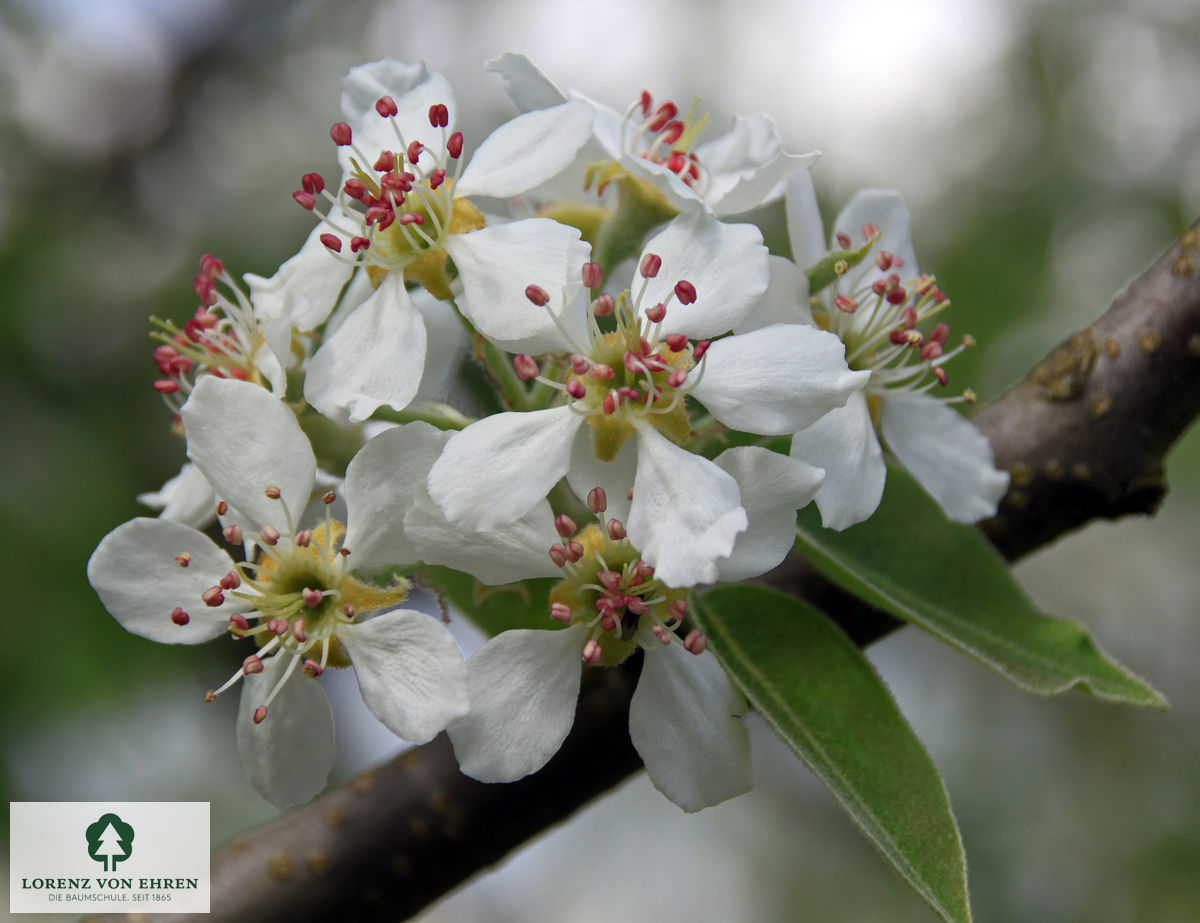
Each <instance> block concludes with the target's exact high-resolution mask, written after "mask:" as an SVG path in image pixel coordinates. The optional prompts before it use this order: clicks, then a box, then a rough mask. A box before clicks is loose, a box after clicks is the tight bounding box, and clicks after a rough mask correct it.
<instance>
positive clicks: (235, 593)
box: [171, 487, 408, 723]
mask: <svg viewBox="0 0 1200 923" xmlns="http://www.w3.org/2000/svg"><path fill="white" fill-rule="evenodd" d="M266 494H267V496H268V497H271V498H272V499H275V500H280V506H281V509H282V515H283V522H284V524H285V525H286V531H284V532H281V531H280V530H279V529H277V528H275V527H274V526H272V525H264V526H263V528H262V531H261V532H260V533H259V536H258V538H257V539H255V542H254V552H252V554H251V556H249V557H248V558H247V560H245V561H242V562H240V563H238V564H236V565H235V567H234V569H233V570H231V571H230V572H229V573H228V574H226V575H225V576H223V577H221V579H220V581H219V582H218V583H216V584H214V585H213V586H211V587H209V588H208V589H207V590H205V591H204V593H202V594H201V600H202V601H203V603H204V604H205V605H207V606H212V607H216V606H220V605H222V604H224V603H225V601H226V598H227V596H228V597H230V598H233V599H236V600H238V601H239V603H240V605H239V606H238V611H236V612H235V613H234V614H233V615H231V616H230V617H229V631H230V634H232V635H233V637H234V638H251V639H253V640H254V642H255V643H256V644H257V645H258V650H257V651H256V652H255V653H253V654H250V655H249V656H247V657H246V659H245V660H244V661H243V662H242V666H241V668H240V669H239V670H238V671H237V672H236V673H234V674H233V676H231V677H230V678H229V679H228V680H227V681H226V682H225V684H224V685H222V686H221V687H220V688H219V689H216V690H210V691H209V692H208V693H207V695H206V699H207V700H208V701H210V702H211V701H213V700H214V699H216V698H217V696H219V695H221V693H223V692H225V691H226V690H228V689H229V688H230V687H232V686H233V685H234V684H236V683H237V681H238V680H240V679H241V678H242V677H243V676H248V675H250V674H253V673H261V672H262V670H263V660H264V659H265V658H267V657H274V656H279V655H288V656H289V657H290V658H291V660H290V662H289V663H288V665H287V667H286V668H285V670H284V673H283V675H282V676H281V677H280V679H279V681H278V682H277V683H276V685H275V687H274V688H273V689H272V690H271V692H270V693H269V694H268V695H267V696H266V697H265V700H264V701H263V703H262V705H260V706H258V708H257V709H256V710H255V712H254V721H255V723H259V722H261V721H262V720H263V719H264V718H265V717H266V715H267V707H268V706H269V705H270V703H271V701H272V700H273V699H274V698H275V696H276V695H277V694H278V692H279V690H280V689H281V688H282V687H283V684H284V683H285V682H286V681H287V679H288V678H289V677H290V676H291V675H292V673H293V672H295V670H296V667H297V666H298V665H302V670H303V672H304V673H305V674H306V675H307V676H310V677H316V676H320V675H321V674H322V673H323V672H324V671H325V668H326V667H329V666H332V667H345V666H349V665H350V659H349V657H348V655H347V654H346V651H345V648H344V647H343V646H342V644H341V643H340V642H339V641H338V638H337V631H338V629H339V628H340V627H341V626H343V625H347V624H350V623H352V622H354V621H355V619H356V618H357V617H358V615H359V614H360V613H364V612H372V611H375V610H378V609H388V608H391V607H393V606H395V605H398V604H399V603H400V602H402V601H403V600H404V597H405V596H406V595H407V593H408V582H407V581H405V580H403V579H399V578H398V579H397V580H396V582H395V583H394V584H393V585H392V586H390V587H378V586H373V585H371V584H367V583H362V582H360V581H358V580H356V579H355V578H354V577H352V576H350V575H349V574H348V573H347V572H346V570H347V568H346V560H347V558H348V557H349V555H350V550H349V549H348V548H346V547H345V546H344V545H342V539H343V538H344V537H345V534H346V527H345V526H344V525H343V524H342V523H340V522H338V521H336V520H334V519H333V517H332V515H331V514H330V510H329V505H330V504H331V503H333V501H334V500H335V499H336V498H335V496H334V494H333V492H332V491H330V492H329V493H327V494H325V496H324V498H323V499H324V501H325V521H324V523H322V524H321V525H320V526H318V527H317V528H315V529H304V530H301V531H298V532H297V531H296V530H295V529H294V528H293V526H292V523H291V515H290V514H289V513H288V510H287V507H286V506H285V505H283V503H282V500H281V496H280V491H279V488H277V487H268V488H267V489H266ZM228 509H229V507H228V504H225V503H224V502H222V503H221V504H219V505H218V507H217V512H218V514H219V515H222V516H223V515H225V513H227V512H228ZM223 534H224V536H225V539H226V541H228V542H229V543H230V544H231V545H234V546H236V547H239V548H240V547H241V546H242V543H243V538H244V535H243V532H242V527H241V526H239V525H229V526H226V527H225V529H224V533H223ZM176 562H177V563H179V564H180V566H182V567H186V566H188V564H189V563H190V557H189V556H188V555H187V554H186V552H185V553H184V554H181V555H179V556H178V557H177V558H176ZM171 617H172V620H173V621H175V623H176V624H179V625H185V624H187V621H188V614H187V613H186V612H184V611H183V610H182V609H176V610H175V611H174V612H173V613H172V615H171Z"/></svg>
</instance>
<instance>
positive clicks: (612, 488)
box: [567, 426, 638, 522]
mask: <svg viewBox="0 0 1200 923" xmlns="http://www.w3.org/2000/svg"><path fill="white" fill-rule="evenodd" d="M637 459H638V442H637V440H636V439H626V440H625V443H624V445H622V446H621V448H620V450H619V451H618V452H617V455H616V457H615V458H614V459H613V460H612V461H602V460H601V459H599V458H597V457H596V450H595V443H594V441H593V439H592V428H591V427H590V426H581V427H580V428H579V432H578V433H577V434H576V436H575V445H574V446H573V447H572V449H571V470H570V471H568V472H567V483H568V484H570V485H571V490H573V491H575V493H576V494H577V495H579V496H580V497H581V498H586V497H587V495H588V492H589V491H590V490H591V489H592V488H593V487H601V488H603V489H604V493H605V496H606V497H607V500H608V509H607V510H606V512H605V515H606V516H608V518H610V519H620V520H621V521H622V522H624V521H625V520H626V519H627V518H629V499H628V495H629V491H630V488H632V487H633V479H634V477H635V475H636V474H637Z"/></svg>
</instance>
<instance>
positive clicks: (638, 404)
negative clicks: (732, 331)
mask: <svg viewBox="0 0 1200 923" xmlns="http://www.w3.org/2000/svg"><path fill="white" fill-rule="evenodd" d="M661 265H662V260H661V258H660V257H658V256H657V255H656V254H653V253H647V254H646V255H645V256H643V258H642V262H641V264H640V266H639V268H638V273H639V275H640V276H641V278H642V284H641V285H640V286H639V288H638V292H637V294H636V295H631V293H630V290H629V289H626V290H625V291H623V292H621V294H620V295H618V296H617V297H615V298H614V297H613V296H612V295H608V294H604V295H600V296H599V297H598V298H596V299H595V300H594V301H592V303H591V305H590V306H589V308H588V336H589V339H588V341H587V342H586V343H582V344H576V343H573V345H575V346H576V352H574V353H571V354H566V353H557V354H553V355H552V356H551V361H552V362H553V364H555V365H556V366H557V367H558V368H559V369H560V370H561V371H560V374H561V375H562V376H563V378H562V380H558V379H556V378H549V377H543V376H542V375H541V374H540V368H539V366H538V364H537V362H536V361H535V360H534V359H533V358H532V357H530V356H527V355H523V354H522V355H519V356H517V357H516V358H515V359H514V360H513V366H514V368H515V369H516V371H517V374H518V375H519V376H520V377H521V378H523V379H525V380H529V379H530V378H536V379H537V380H538V381H539V382H542V383H543V384H547V385H550V386H551V387H553V388H556V389H557V390H559V391H561V392H563V394H565V396H566V398H567V401H568V403H569V404H570V406H571V408H572V409H573V410H575V411H576V412H577V413H580V414H583V415H585V416H586V417H587V422H588V425H589V426H590V427H591V429H592V436H593V447H594V450H595V453H596V457H597V458H600V459H603V460H605V461H611V460H612V459H613V458H615V457H616V454H617V452H618V451H619V450H620V448H621V446H622V445H623V444H624V442H625V440H626V439H628V438H629V436H630V435H632V434H633V433H634V432H635V431H636V428H637V426H638V425H639V424H641V423H649V424H650V425H652V426H654V427H656V428H657V429H658V430H660V431H661V432H662V433H663V434H664V435H666V436H667V437H668V438H669V439H672V440H673V441H674V442H676V443H683V442H684V441H685V440H686V439H687V438H688V435H689V434H690V432H691V421H690V419H689V418H688V413H687V408H686V405H685V401H684V398H685V397H686V396H687V394H688V393H689V392H690V391H691V389H692V388H694V387H695V386H696V383H697V382H698V381H699V380H700V377H701V376H702V375H703V372H704V366H703V364H702V363H701V360H702V359H703V357H704V353H705V351H706V350H707V349H708V345H709V344H708V341H707V340H700V341H698V342H692V341H691V340H690V339H689V338H688V337H687V336H685V335H684V334H682V333H667V334H664V333H663V321H664V319H665V318H666V314H667V308H668V306H669V305H670V304H671V302H672V301H674V300H675V299H678V300H679V302H680V303H681V304H691V303H692V302H694V301H695V300H696V289H695V286H693V285H692V284H691V283H690V282H688V281H686V280H683V279H681V280H680V281H678V282H676V283H675V287H674V289H673V290H672V292H671V293H670V295H668V297H667V300H666V301H664V302H659V303H656V304H653V305H650V306H645V305H643V300H644V298H643V296H644V294H645V290H646V282H647V280H649V279H651V278H653V277H654V276H655V275H657V274H658V271H659V268H660V267H661ZM583 279H584V284H585V285H587V286H588V288H590V289H598V288H599V287H600V285H601V283H602V281H603V280H602V278H601V274H600V267H599V266H598V265H597V264H595V263H585V264H584V266H583ZM525 295H526V297H527V298H528V299H529V300H530V301H531V302H533V303H534V304H535V305H539V306H545V305H546V304H547V303H548V301H549V296H548V295H547V294H546V292H545V291H544V290H543V289H541V288H539V287H538V286H536V285H531V286H529V287H528V288H526V289H525ZM555 320H556V323H557V318H556V319H555ZM560 329H561V327H560ZM563 333H564V335H566V336H567V338H568V339H569V340H570V339H571V336H570V335H569V334H567V333H566V331H565V330H564V331H563ZM572 342H573V341H572Z"/></svg>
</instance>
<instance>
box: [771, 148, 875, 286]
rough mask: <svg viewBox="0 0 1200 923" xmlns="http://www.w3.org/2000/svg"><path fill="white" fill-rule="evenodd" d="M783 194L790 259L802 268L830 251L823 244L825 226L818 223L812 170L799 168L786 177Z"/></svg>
mask: <svg viewBox="0 0 1200 923" xmlns="http://www.w3.org/2000/svg"><path fill="white" fill-rule="evenodd" d="M786 195H787V197H786V208H787V229H788V238H789V239H790V241H791V245H792V259H794V260H795V261H796V265H797V266H799V267H800V268H801V269H808V268H810V267H811V266H812V265H813V264H815V263H817V262H819V261H820V260H821V259H823V258H824V257H825V255H826V254H827V253H828V252H829V251H828V248H826V246H825V228H824V226H823V225H822V224H821V209H820V207H819V206H818V205H817V191H816V189H814V188H813V181H812V174H811V173H809V171H808V170H800V171H798V172H796V173H793V174H792V175H791V176H790V177H788V181H787V194H786ZM859 233H861V230H860V231H859Z"/></svg>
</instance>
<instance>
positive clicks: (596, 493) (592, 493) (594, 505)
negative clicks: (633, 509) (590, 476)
mask: <svg viewBox="0 0 1200 923" xmlns="http://www.w3.org/2000/svg"><path fill="white" fill-rule="evenodd" d="M587 507H588V510H590V511H591V512H592V513H593V514H594V515H599V514H600V513H603V512H604V511H605V510H606V509H608V497H607V496H606V495H605V493H604V488H603V487H593V488H592V489H591V490H589V491H588V495H587Z"/></svg>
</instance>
